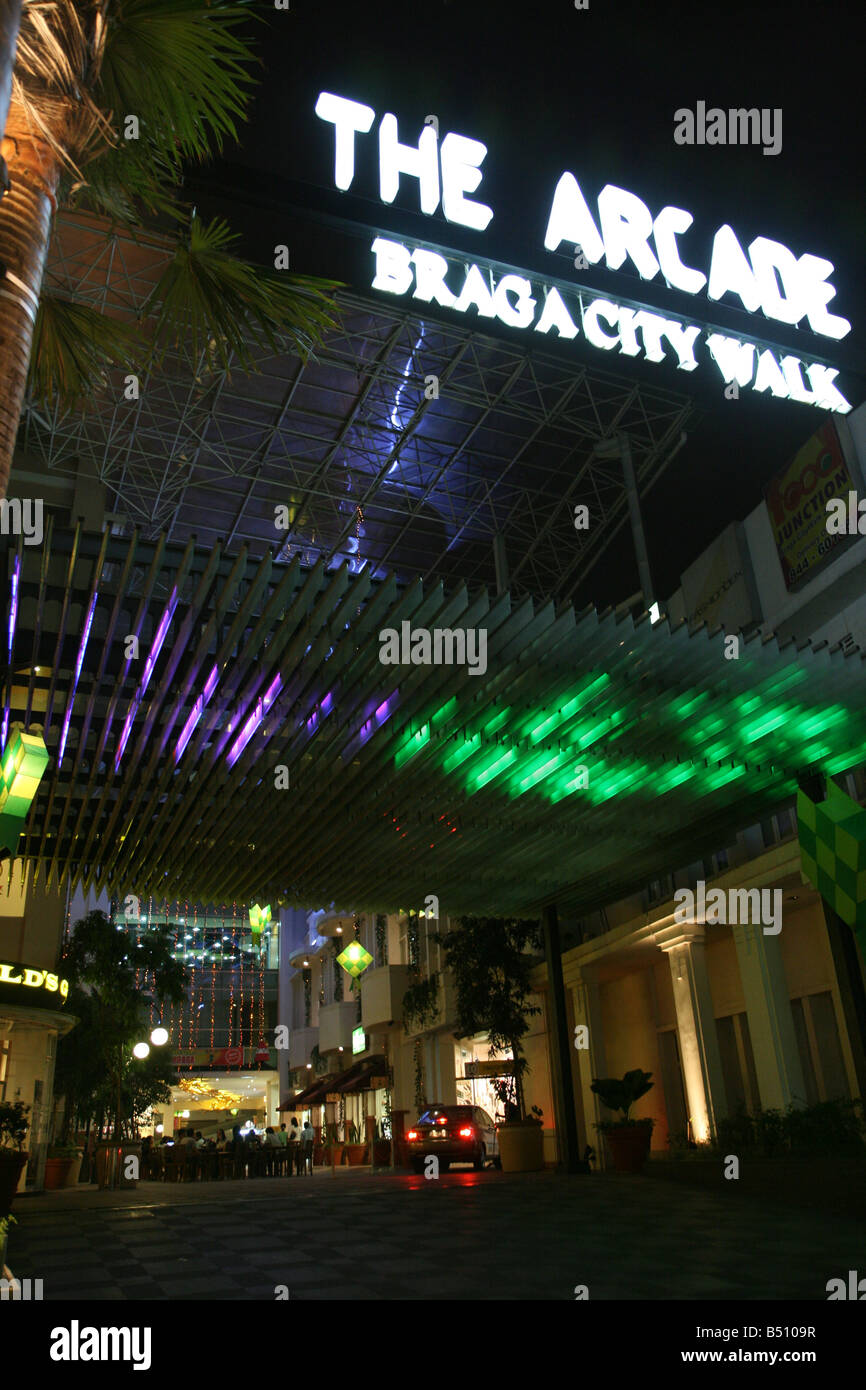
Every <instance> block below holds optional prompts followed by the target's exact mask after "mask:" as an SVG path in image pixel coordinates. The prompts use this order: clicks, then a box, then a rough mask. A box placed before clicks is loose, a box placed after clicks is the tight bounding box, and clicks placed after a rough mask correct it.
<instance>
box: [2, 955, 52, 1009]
mask: <svg viewBox="0 0 866 1390" xmlns="http://www.w3.org/2000/svg"><path fill="white" fill-rule="evenodd" d="M25 991H28V992H27V993H25ZM68 994H69V981H68V980H62V979H61V978H60V976H59V975H54V974H52V973H51V972H50V971H48V970H39V969H37V968H36V967H35V966H31V965H22V964H21V963H20V962H19V961H15V962H13V963H11V964H9V963H7V964H0V1003H4V1004H24V1003H30V1004H36V1005H37V1007H41V1008H55V1007H56V1006H57V1004H58V1001H59V1002H60V1003H61V1004H62V1003H65V1002H66V997H67V995H68Z"/></svg>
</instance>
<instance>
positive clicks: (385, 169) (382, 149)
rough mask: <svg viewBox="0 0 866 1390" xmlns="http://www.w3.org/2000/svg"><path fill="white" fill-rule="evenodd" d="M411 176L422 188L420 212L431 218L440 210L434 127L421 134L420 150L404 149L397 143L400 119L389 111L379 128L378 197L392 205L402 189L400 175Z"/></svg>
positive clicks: (437, 155)
mask: <svg viewBox="0 0 866 1390" xmlns="http://www.w3.org/2000/svg"><path fill="white" fill-rule="evenodd" d="M401 174H411V175H412V177H413V178H415V179H417V180H418V182H419V184H420V185H421V211H422V212H426V213H427V214H428V216H429V215H430V214H431V213H434V212H435V211H436V209H437V208H438V206H439V139H438V137H437V135H436V131H435V130H434V129H433V127H432V125H426V126H425V127H424V129H423V130H422V131H421V137H420V139H419V141H418V147H417V149H416V147H415V146H414V145H401V144H400V141H399V140H398V139H397V117H396V116H392V115H391V113H390V111H389V112H387V114H386V115H384V116H383V117H382V120H381V122H380V125H379V195H380V197H381V199H382V202H383V203H393V201H394V199H395V198H396V197H397V190H398V189H399V187H400V175H401Z"/></svg>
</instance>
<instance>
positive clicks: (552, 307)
mask: <svg viewBox="0 0 866 1390" xmlns="http://www.w3.org/2000/svg"><path fill="white" fill-rule="evenodd" d="M551 328H555V329H556V332H557V335H558V336H559V337H560V338H576V337H577V326H576V325H575V322H574V320H573V318H572V317H571V314H570V313H569V312H568V310H567V309H566V307H565V305H564V304H563V302H562V295H561V294H560V293H559V290H558V289H556V288H555V287H554V288H552V289H549V290H548V291H547V294H546V297H545V300H544V308H543V309H542V311H541V317H540V318H539V320H538V323H537V324H536V325H535V331H536V333H549V332H550V330H551Z"/></svg>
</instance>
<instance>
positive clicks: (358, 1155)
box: [343, 1124, 369, 1168]
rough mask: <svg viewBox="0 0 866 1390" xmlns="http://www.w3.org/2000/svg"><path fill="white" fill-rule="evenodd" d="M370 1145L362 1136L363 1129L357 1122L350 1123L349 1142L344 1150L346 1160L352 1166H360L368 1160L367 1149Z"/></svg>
mask: <svg viewBox="0 0 866 1390" xmlns="http://www.w3.org/2000/svg"><path fill="white" fill-rule="evenodd" d="M368 1147H369V1145H368V1144H366V1143H365V1142H364V1140H363V1139H362V1138H361V1131H360V1129H359V1128H358V1126H357V1125H356V1124H350V1125H349V1142H348V1144H344V1146H343V1152H344V1154H345V1157H346V1162H347V1163H348V1164H349V1166H350V1167H351V1168H358V1167H360V1165H361V1164H362V1163H366V1162H367V1149H368Z"/></svg>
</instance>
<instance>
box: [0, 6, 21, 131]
mask: <svg viewBox="0 0 866 1390" xmlns="http://www.w3.org/2000/svg"><path fill="white" fill-rule="evenodd" d="M20 25H21V0H0V130H5V129H6V117H7V115H8V114H9V99H10V97H11V95H12V69H13V68H14V66H15V45H16V44H17V42H18V30H19V28H20Z"/></svg>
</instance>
